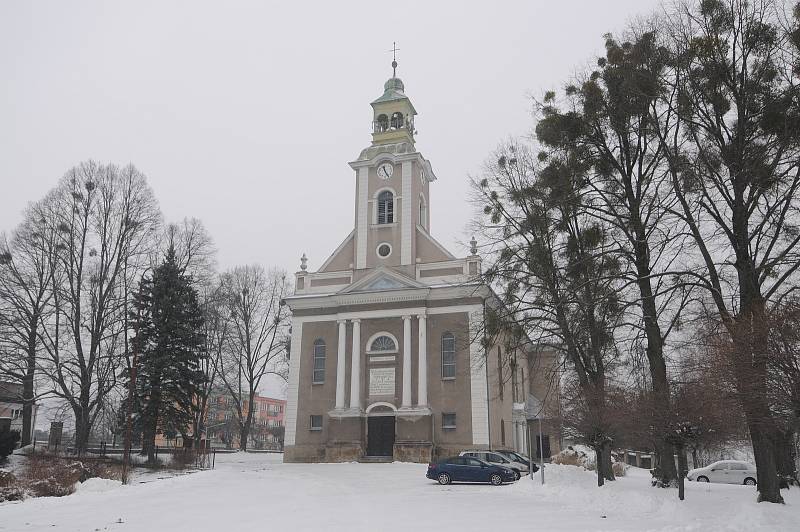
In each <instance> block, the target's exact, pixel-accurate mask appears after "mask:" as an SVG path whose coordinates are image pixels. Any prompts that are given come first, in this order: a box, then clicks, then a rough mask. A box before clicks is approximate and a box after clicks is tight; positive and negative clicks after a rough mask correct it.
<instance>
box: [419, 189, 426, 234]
mask: <svg viewBox="0 0 800 532" xmlns="http://www.w3.org/2000/svg"><path fill="white" fill-rule="evenodd" d="M427 218H428V208H427V207H426V205H425V198H424V197H422V196H420V197H419V225H421V226H422V227H425V221H426V219H427ZM425 229H427V227H425Z"/></svg>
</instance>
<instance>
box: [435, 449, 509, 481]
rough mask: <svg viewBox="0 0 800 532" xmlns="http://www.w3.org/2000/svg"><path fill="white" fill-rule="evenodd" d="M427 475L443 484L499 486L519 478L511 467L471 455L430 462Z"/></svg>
mask: <svg viewBox="0 0 800 532" xmlns="http://www.w3.org/2000/svg"><path fill="white" fill-rule="evenodd" d="M425 476H426V477H428V478H429V479H431V480H435V481H437V482H438V483H439V484H442V485H446V484H450V483H451V482H488V483H490V484H492V485H494V486H499V485H500V484H502V483H503V482H514V481H515V480H516V479H517V475H516V473H514V471H512V470H511V469H508V468H506V467H501V466H498V465H494V464H490V463H488V462H484V461H483V460H479V459H477V458H473V457H471V456H453V457H451V458H445V459H444V460H441V461H440V462H437V463H435V464H428V472H427V473H426V474H425Z"/></svg>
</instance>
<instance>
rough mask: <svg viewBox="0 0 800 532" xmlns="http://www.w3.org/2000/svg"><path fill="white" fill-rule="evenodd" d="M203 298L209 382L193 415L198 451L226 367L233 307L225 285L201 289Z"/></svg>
mask: <svg viewBox="0 0 800 532" xmlns="http://www.w3.org/2000/svg"><path fill="white" fill-rule="evenodd" d="M200 297H201V305H202V309H203V315H204V317H205V321H204V327H205V331H204V333H205V334H204V338H205V347H204V350H205V353H206V357H205V358H204V359H203V360H202V362H201V369H202V371H203V374H204V375H205V380H204V381H203V384H202V385H201V386H200V387H199V389H198V390H197V398H196V401H195V410H194V412H193V421H192V424H193V427H192V430H193V434H194V445H195V448H198V447H199V446H200V443H201V440H202V437H203V434H204V433H205V432H206V427H207V422H208V414H209V408H210V406H211V405H210V404H209V401H210V399H211V396H212V394H213V392H214V391H215V390H216V389H217V388H218V374H217V372H218V371H219V370H220V368H222V364H223V361H222V357H223V353H224V352H225V349H226V347H227V346H228V341H229V334H230V331H231V320H230V306H229V304H228V301H227V299H226V292H225V289H224V287H223V286H222V284H221V283H218V284H216V285H206V286H205V287H203V288H202V289H201V294H200Z"/></svg>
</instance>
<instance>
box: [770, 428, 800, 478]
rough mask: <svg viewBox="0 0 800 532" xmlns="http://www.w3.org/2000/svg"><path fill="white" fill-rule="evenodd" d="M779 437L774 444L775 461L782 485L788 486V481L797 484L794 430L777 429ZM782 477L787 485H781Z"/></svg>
mask: <svg viewBox="0 0 800 532" xmlns="http://www.w3.org/2000/svg"><path fill="white" fill-rule="evenodd" d="M778 435H779V439H778V442H777V443H776V444H775V459H776V461H777V468H778V475H780V477H781V479H782V482H781V485H782V487H788V482H790V481H791V482H792V483H794V484H798V479H797V468H796V467H795V462H796V460H797V449H795V445H794V431H793V430H791V429H788V430H779V431H778ZM783 479H785V480H786V482H787V485H786V486H783Z"/></svg>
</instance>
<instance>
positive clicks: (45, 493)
mask: <svg viewBox="0 0 800 532" xmlns="http://www.w3.org/2000/svg"><path fill="white" fill-rule="evenodd" d="M75 484H77V483H76V482H72V483H70V482H69V481H68V480H67V479H65V478H64V477H59V478H56V477H55V476H52V477H48V478H43V479H41V480H34V481H33V482H29V483H28V490H29V491H30V492H31V493H33V494H34V495H35V496H36V497H64V496H65V495H71V494H73V493H75Z"/></svg>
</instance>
